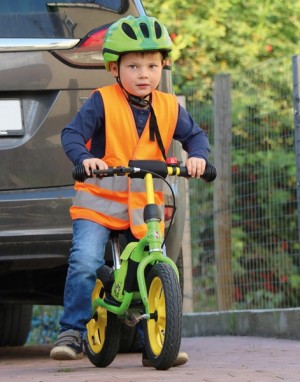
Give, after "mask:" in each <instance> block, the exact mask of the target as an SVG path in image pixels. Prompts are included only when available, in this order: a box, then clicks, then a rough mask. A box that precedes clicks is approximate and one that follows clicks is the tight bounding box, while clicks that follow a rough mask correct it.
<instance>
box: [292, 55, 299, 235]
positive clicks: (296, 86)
mask: <svg viewBox="0 0 300 382" xmlns="http://www.w3.org/2000/svg"><path fill="white" fill-rule="evenodd" d="M299 59H300V56H299V55H298V56H294V57H293V59H292V60H293V61H292V63H293V102H294V126H295V156H296V169H297V211H298V227H299V228H298V240H299V242H300V88H299V77H300V74H299V70H300V65H299Z"/></svg>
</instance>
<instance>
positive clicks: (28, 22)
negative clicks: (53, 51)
mask: <svg viewBox="0 0 300 382" xmlns="http://www.w3.org/2000/svg"><path fill="white" fill-rule="evenodd" d="M127 4H128V1H126V0H81V1H80V0H74V1H70V0H65V1H56V2H55V1H46V0H1V1H0V38H74V37H76V38H81V37H83V36H78V35H76V25H77V24H78V22H77V20H76V19H74V17H73V19H72V17H71V16H70V14H71V15H73V14H74V13H76V14H77V15H78V16H77V17H82V18H86V17H87V16H88V15H90V14H91V13H95V12H96V13H99V12H100V11H102V12H103V11H104V12H110V13H111V12H113V13H123V12H124V11H125V10H126V9H127ZM87 12H88V13H87ZM81 14H82V15H81Z"/></svg>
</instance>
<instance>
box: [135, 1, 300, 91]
mask: <svg viewBox="0 0 300 382" xmlns="http://www.w3.org/2000/svg"><path fill="white" fill-rule="evenodd" d="M143 3H144V5H145V8H146V10H147V12H148V14H149V15H152V16H155V17H157V18H158V19H160V20H161V21H162V22H163V23H164V24H165V25H166V27H167V29H168V31H169V33H170V35H171V38H172V39H173V42H174V48H173V53H172V58H173V64H174V75H173V80H174V85H175V90H176V92H177V93H178V91H179V90H180V92H183V91H184V90H185V89H186V88H188V87H199V84H201V87H202V95H203V97H204V96H205V90H207V89H209V88H210V87H211V81H212V79H213V77H214V75H215V74H216V73H220V72H230V73H231V74H234V73H235V72H240V71H242V70H245V69H248V68H249V67H253V66H254V65H256V64H257V63H259V62H262V61H265V60H268V59H270V58H278V57H282V56H286V55H292V54H295V53H297V50H298V36H299V32H300V26H299V21H298V16H297V15H299V12H300V2H299V1H297V0H291V1H289V2H282V0H248V1H246V2H245V1H244V0H210V1H202V0H194V1H188V0H165V1H163V2H162V1H159V0H151V1H150V0H144V1H143Z"/></svg>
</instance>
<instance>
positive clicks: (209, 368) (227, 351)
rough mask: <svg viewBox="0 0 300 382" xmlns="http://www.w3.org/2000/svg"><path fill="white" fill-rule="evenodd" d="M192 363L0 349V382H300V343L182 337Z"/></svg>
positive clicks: (44, 348)
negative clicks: (148, 364) (96, 360)
mask: <svg viewBox="0 0 300 382" xmlns="http://www.w3.org/2000/svg"><path fill="white" fill-rule="evenodd" d="M181 350H182V351H186V352H188V354H189V362H188V363H187V364H186V365H184V366H180V367H176V368H171V369H169V370H167V371H158V370H155V369H153V368H145V367H143V366H142V364H141V354H119V355H118V356H117V357H116V359H115V360H114V362H113V363H112V364H111V365H110V366H108V367H106V368H104V369H100V368H95V367H94V366H93V365H92V364H91V363H90V362H89V360H88V359H87V358H84V359H82V360H80V361H53V360H51V359H50V358H49V351H50V346H32V347H23V348H0V381H1V382H10V381H14V382H16V381H20V382H68V381H72V382H74V381H75V382H119V381H120V382H133V381H140V382H150V381H151V382H152V381H155V382H156V381H172V382H179V381H180V382H190V381H191V382H194V381H195V382H199V381H201V382H202V381H203V382H229V381H230V382H282V381H288V382H299V381H300V364H299V360H300V342H299V341H293V340H284V339H272V338H271V339H268V338H257V337H194V338H183V339H182V346H181Z"/></svg>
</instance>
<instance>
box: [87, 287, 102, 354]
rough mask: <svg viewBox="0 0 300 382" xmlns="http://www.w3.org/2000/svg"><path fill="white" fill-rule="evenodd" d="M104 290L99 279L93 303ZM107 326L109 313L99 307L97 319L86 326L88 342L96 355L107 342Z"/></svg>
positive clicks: (94, 291)
mask: <svg viewBox="0 0 300 382" xmlns="http://www.w3.org/2000/svg"><path fill="white" fill-rule="evenodd" d="M102 289H103V284H102V282H101V281H100V280H98V279H97V281H96V285H95V288H94V290H93V293H92V301H94V300H95V299H96V298H98V297H99V296H100V294H101V290H102ZM106 326H107V311H106V309H103V308H101V307H99V308H98V309H97V312H96V314H95V318H92V319H91V320H90V321H89V322H88V323H87V325H86V327H87V340H88V343H89V345H90V348H91V349H92V351H93V352H94V353H99V352H100V351H101V349H102V347H103V345H104V341H105V329H106Z"/></svg>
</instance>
